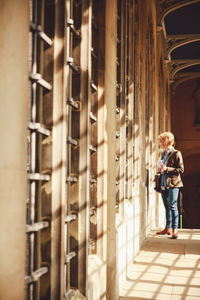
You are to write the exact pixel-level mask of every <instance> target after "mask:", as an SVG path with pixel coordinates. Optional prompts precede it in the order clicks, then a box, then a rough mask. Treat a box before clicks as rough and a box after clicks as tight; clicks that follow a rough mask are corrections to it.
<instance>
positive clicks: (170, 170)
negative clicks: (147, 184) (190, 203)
mask: <svg viewBox="0 0 200 300" xmlns="http://www.w3.org/2000/svg"><path fill="white" fill-rule="evenodd" d="M158 142H159V146H160V147H161V148H162V149H163V153H162V155H161V160H159V161H158V172H160V173H161V195H162V199H163V203H164V206H165V210H166V227H165V229H164V230H162V231H159V232H157V234H160V235H164V234H168V235H171V234H172V238H173V239H177V237H178V221H179V212H178V206H177V202H178V194H179V189H180V188H181V187H182V186H183V183H182V180H181V176H180V174H181V173H183V171H184V165H183V158H182V154H181V152H180V151H178V150H176V149H175V148H174V147H173V144H174V135H173V134H172V133H171V132H163V133H161V134H160V135H159V137H158ZM172 229H173V230H172Z"/></svg>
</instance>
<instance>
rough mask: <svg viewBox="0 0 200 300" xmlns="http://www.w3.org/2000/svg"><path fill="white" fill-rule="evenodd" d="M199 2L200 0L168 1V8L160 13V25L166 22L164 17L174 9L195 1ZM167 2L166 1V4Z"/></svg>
mask: <svg viewBox="0 0 200 300" xmlns="http://www.w3.org/2000/svg"><path fill="white" fill-rule="evenodd" d="M197 2H200V0H182V1H181V3H180V2H177V1H173V0H172V1H167V5H166V8H164V9H163V11H161V14H160V22H159V23H160V25H162V24H163V22H164V18H165V17H166V16H167V15H168V14H169V13H171V12H172V11H174V10H177V9H179V8H181V7H184V6H187V5H190V4H194V3H197ZM165 3H166V2H165V1H164V4H165Z"/></svg>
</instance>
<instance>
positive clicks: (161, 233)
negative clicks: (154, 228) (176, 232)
mask: <svg viewBox="0 0 200 300" xmlns="http://www.w3.org/2000/svg"><path fill="white" fill-rule="evenodd" d="M171 233H172V230H171V228H167V227H165V229H163V230H162V231H158V232H157V233H156V234H159V235H165V234H167V235H171Z"/></svg>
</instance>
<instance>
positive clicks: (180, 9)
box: [159, 0, 200, 86]
mask: <svg viewBox="0 0 200 300" xmlns="http://www.w3.org/2000/svg"><path fill="white" fill-rule="evenodd" d="M159 5H160V19H159V23H160V25H161V26H162V28H163V30H164V34H165V38H166V53H165V55H166V61H167V62H168V65H169V71H170V80H171V82H172V84H173V86H177V85H178V84H179V83H181V82H183V81H184V80H189V79H191V78H196V77H200V0H160V1H159Z"/></svg>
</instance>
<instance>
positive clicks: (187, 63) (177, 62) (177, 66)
mask: <svg viewBox="0 0 200 300" xmlns="http://www.w3.org/2000/svg"><path fill="white" fill-rule="evenodd" d="M195 65H200V59H174V60H172V61H170V62H169V70H170V79H171V80H173V79H174V76H175V75H176V73H177V72H178V71H180V70H183V69H185V68H188V67H191V66H195Z"/></svg>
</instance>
